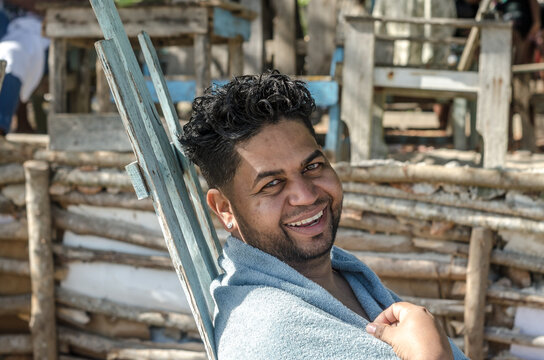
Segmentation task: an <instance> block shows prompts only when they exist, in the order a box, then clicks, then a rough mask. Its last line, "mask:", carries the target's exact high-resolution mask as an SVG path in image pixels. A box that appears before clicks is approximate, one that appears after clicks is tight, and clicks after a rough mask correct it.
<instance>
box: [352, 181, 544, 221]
mask: <svg viewBox="0 0 544 360" xmlns="http://www.w3.org/2000/svg"><path fill="white" fill-rule="evenodd" d="M342 188H343V189H344V191H345V192H353V193H358V194H366V195H374V196H383V197H390V198H395V199H404V200H417V201H421V202H427V203H431V204H437V205H445V206H455V207H459V208H467V209H473V210H481V211H486V212H492V213H497V214H503V215H512V216H517V217H527V218H530V219H536V220H544V205H543V206H537V205H535V204H532V205H531V206H524V205H523V204H517V205H516V206H512V205H510V204H508V203H506V202H504V201H492V200H491V201H484V200H473V199H465V198H460V197H459V196H456V195H455V194H452V193H443V192H435V193H433V194H429V195H427V194H415V193H411V192H408V191H404V190H401V189H398V188H395V187H391V186H383V185H375V184H374V185H370V184H366V183H355V182H347V183H343V184H342Z"/></svg>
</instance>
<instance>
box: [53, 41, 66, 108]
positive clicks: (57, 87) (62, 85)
mask: <svg viewBox="0 0 544 360" xmlns="http://www.w3.org/2000/svg"><path fill="white" fill-rule="evenodd" d="M66 48H67V41H66V39H61V38H53V39H51V45H49V92H50V93H51V94H52V95H53V103H52V107H51V112H52V113H65V112H66V110H67V105H66Z"/></svg>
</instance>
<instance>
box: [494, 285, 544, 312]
mask: <svg viewBox="0 0 544 360" xmlns="http://www.w3.org/2000/svg"><path fill="white" fill-rule="evenodd" d="M487 299H488V300H489V302H492V303H496V304H503V305H509V306H527V307H533V308H539V309H544V293H542V292H536V291H534V290H531V289H523V290H518V289H514V288H505V287H500V286H491V287H490V288H489V289H487Z"/></svg>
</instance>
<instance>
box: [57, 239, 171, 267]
mask: <svg viewBox="0 0 544 360" xmlns="http://www.w3.org/2000/svg"><path fill="white" fill-rule="evenodd" d="M53 253H54V254H55V256H56V257H57V258H58V259H60V260H61V261H62V262H76V261H77V262H106V263H113V264H122V265H130V266H134V267H143V268H149V269H160V270H174V268H173V266H172V261H171V260H170V258H169V257H168V256H157V255H145V256H143V255H135V254H127V253H120V252H115V251H103V250H90V249H84V248H80V247H70V246H63V245H60V244H54V245H53Z"/></svg>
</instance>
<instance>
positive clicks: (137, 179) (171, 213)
mask: <svg viewBox="0 0 544 360" xmlns="http://www.w3.org/2000/svg"><path fill="white" fill-rule="evenodd" d="M91 5H92V6H93V10H94V12H95V14H96V17H97V19H98V22H99V24H100V27H101V28H102V31H103V33H104V38H105V40H102V41H99V42H97V43H96V44H95V46H96V50H97V52H98V56H99V58H100V61H101V63H102V66H103V68H104V71H105V73H106V77H107V79H108V83H109V85H110V88H111V91H112V93H113V96H114V99H115V103H116V105H117V108H118V110H119V113H120V115H121V118H122V120H123V124H124V126H125V129H126V131H127V133H128V136H129V138H130V142H131V144H132V148H133V150H134V152H135V154H136V158H137V161H136V162H134V163H131V164H129V165H128V166H127V172H128V173H129V175H130V176H131V179H132V182H133V185H134V188H135V190H136V194H137V196H138V198H139V199H141V198H145V197H147V196H151V197H152V199H153V204H154V207H155V211H156V213H157V215H158V217H159V221H160V223H161V227H162V230H163V234H164V238H165V241H166V244H167V247H168V251H169V253H170V256H171V258H172V261H173V264H174V267H175V269H176V272H177V274H178V277H179V279H180V281H181V284H182V286H183V289H184V292H185V294H186V296H187V299H188V301H189V304H190V306H191V310H192V313H193V315H194V317H195V320H196V323H197V326H198V329H199V332H200V335H201V338H202V340H203V342H204V345H205V348H206V352H207V355H208V358H209V359H215V358H216V353H215V344H214V335H213V322H212V318H213V313H214V302H213V299H212V298H211V294H210V292H209V287H210V283H211V281H212V280H213V278H215V277H216V276H217V275H218V274H219V272H220V268H219V266H218V263H217V258H218V254H219V251H220V244H219V241H218V240H217V235H216V233H215V230H214V227H213V224H212V222H211V219H210V217H209V214H208V212H207V210H206V209H205V208H204V206H203V205H202V204H205V201H204V196H203V193H202V190H201V188H200V186H199V182H198V178H197V175H196V172H195V169H194V167H193V166H192V165H191V164H190V162H189V161H188V160H187V159H186V158H185V156H184V155H183V153H182V151H181V147H180V144H179V142H178V141H177V135H178V134H179V133H180V132H181V128H180V125H179V121H178V118H177V115H176V111H175V108H174V106H173V104H172V101H171V97H170V94H169V91H168V87H167V86H166V82H165V80H164V77H163V75H162V73H161V70H160V67H159V62H158V58H157V54H156V52H155V50H154V48H153V46H152V44H151V40H150V38H149V36H147V34H146V33H140V35H139V36H138V40H139V42H140V46H141V48H142V51H143V54H144V57H145V61H146V63H147V66H148V67H149V71H150V73H151V77H152V80H153V84H154V86H155V90H156V93H157V96H158V100H159V102H160V105H161V108H162V112H163V114H164V117H165V119H166V123H167V126H168V132H169V134H170V139H172V141H171V140H170V139H169V136H168V135H167V133H166V131H165V129H164V128H163V127H162V125H161V121H160V119H159V115H158V113H157V111H156V108H155V104H154V101H153V99H152V97H151V94H150V92H149V91H148V88H147V86H146V82H145V80H144V77H143V74H142V72H141V69H140V66H139V64H138V62H137V59H136V56H135V55H134V52H133V51H132V48H131V46H130V42H129V39H128V37H127V35H126V33H125V30H124V28H123V24H122V23H121V19H120V17H119V14H118V12H117V10H116V8H115V5H114V3H113V0H91Z"/></svg>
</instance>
